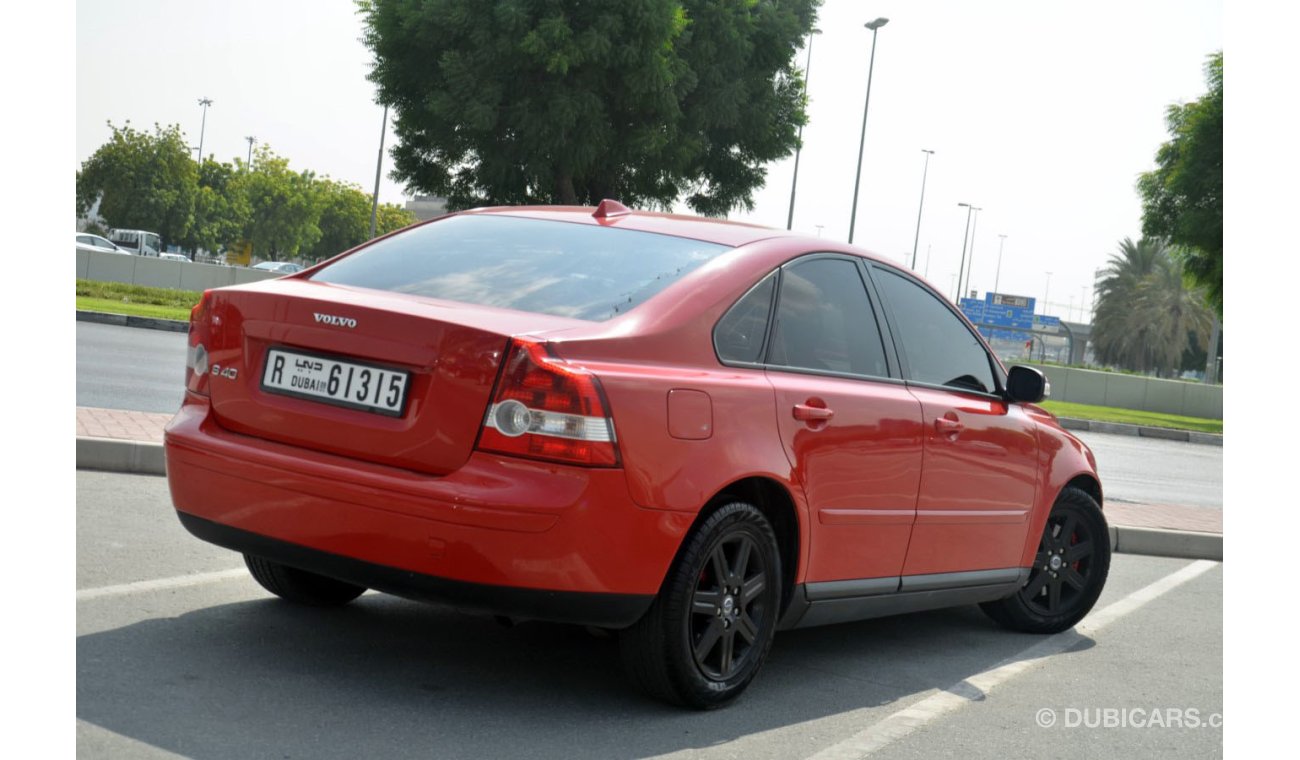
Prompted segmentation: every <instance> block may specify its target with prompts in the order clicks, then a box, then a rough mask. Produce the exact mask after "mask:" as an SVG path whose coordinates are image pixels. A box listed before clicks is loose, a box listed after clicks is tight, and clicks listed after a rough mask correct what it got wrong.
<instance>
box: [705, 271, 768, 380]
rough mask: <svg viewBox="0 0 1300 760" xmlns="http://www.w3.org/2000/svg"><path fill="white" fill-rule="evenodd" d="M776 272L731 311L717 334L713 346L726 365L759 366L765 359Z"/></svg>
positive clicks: (714, 331)
mask: <svg viewBox="0 0 1300 760" xmlns="http://www.w3.org/2000/svg"><path fill="white" fill-rule="evenodd" d="M774 290H776V272H773V273H772V274H769V275H768V276H767V277H765V278H763V281H762V282H760V283H758V284H757V285H755V286H754V287H753V288H752V289H751V290H750V291H749V292H748V293H746V294H745V295H744V296H743V297H741V299H740V300H739V301H737V302H736V305H735V306H732V307H731V309H730V310H728V311H727V313H726V315H725V316H723V317H722V319H720V320H718V326H717V327H716V328H714V330H713V345H714V347H715V348H716V349H717V350H718V358H719V359H721V360H722V361H724V362H744V363H746V364H756V363H758V362H760V361H762V359H763V338H764V337H766V335H767V316H768V314H770V313H771V311H772V292H773V291H774Z"/></svg>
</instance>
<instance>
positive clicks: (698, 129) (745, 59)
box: [358, 0, 819, 214]
mask: <svg viewBox="0 0 1300 760" xmlns="http://www.w3.org/2000/svg"><path fill="white" fill-rule="evenodd" d="M818 4H819V0H784V1H779V0H764V1H763V2H756V1H755V0H680V1H678V0H623V1H622V2H619V3H592V2H582V1H581V0H513V1H512V2H511V1H502V2H490V3H489V2H482V1H481V0H430V1H429V2H422V3H412V2H405V1H404V0H359V2H358V5H359V7H360V11H361V14H362V16H363V18H364V23H365V28H366V31H365V38H364V39H365V42H366V45H367V46H368V47H369V48H370V49H371V51H372V52H373V53H374V68H373V70H372V72H371V75H370V78H371V80H372V81H374V82H375V84H376V85H378V87H379V98H380V101H381V102H383V103H386V104H388V105H390V106H392V107H393V108H394V110H395V112H396V117H395V120H394V125H395V130H396V132H397V136H398V144H397V145H396V146H395V147H394V149H393V157H394V165H395V169H394V171H393V176H394V177H395V178H397V179H399V180H402V181H404V182H406V183H407V186H408V188H411V189H414V190H417V191H421V192H425V193H434V194H438V195H442V196H444V197H446V198H447V200H448V207H449V208H453V209H456V208H466V207H470V206H476V205H485V204H518V203H562V204H577V203H584V204H593V203H595V202H598V201H599V200H601V199H602V198H605V197H614V198H620V199H621V200H623V201H624V202H625V203H629V204H632V205H649V206H652V207H661V208H662V207H668V206H670V205H671V204H672V203H673V202H674V201H675V200H677V199H678V198H680V197H682V196H683V195H685V196H687V202H688V203H689V204H690V206H691V207H692V208H694V209H695V210H696V211H699V212H701V213H706V214H725V213H726V212H727V211H728V210H730V209H733V208H736V207H738V206H740V207H744V208H752V207H753V191H754V189H755V188H757V187H759V186H761V185H762V183H763V180H764V177H765V175H766V170H765V169H764V164H765V163H767V162H770V161H773V160H776V159H779V158H781V157H784V156H786V155H789V154H790V153H791V152H792V151H793V150H794V148H795V144H796V140H797V138H796V135H795V130H796V128H797V127H798V126H799V125H801V124H803V123H804V121H805V120H806V117H805V114H804V100H803V90H802V84H801V80H800V75H799V73H798V71H797V69H796V67H795V61H794V55H795V51H796V49H797V48H798V46H799V44H800V41H801V40H802V39H803V37H804V36H805V35H806V34H807V33H808V31H809V30H810V29H811V28H812V25H813V21H814V19H815V15H816V14H815V11H816V6H817V5H818Z"/></svg>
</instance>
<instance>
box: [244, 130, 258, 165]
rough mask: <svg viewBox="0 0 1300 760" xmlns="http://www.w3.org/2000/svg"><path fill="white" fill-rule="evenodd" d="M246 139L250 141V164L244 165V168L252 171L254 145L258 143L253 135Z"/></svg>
mask: <svg viewBox="0 0 1300 760" xmlns="http://www.w3.org/2000/svg"><path fill="white" fill-rule="evenodd" d="M244 139H245V140H247V141H248V163H246V164H244V168H245V169H252V168H253V143H255V142H257V138H256V137H254V136H252V135H249V136H248V137H245V138H244Z"/></svg>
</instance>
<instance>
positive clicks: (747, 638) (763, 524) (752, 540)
mask: <svg viewBox="0 0 1300 760" xmlns="http://www.w3.org/2000/svg"><path fill="white" fill-rule="evenodd" d="M781 577H782V575H781V555H780V551H779V550H778V548H777V542H776V534H775V533H774V532H773V530H772V526H771V524H770V523H769V522H768V520H767V518H766V517H764V516H763V513H762V512H760V511H759V510H758V509H757V508H756V507H754V506H753V505H752V504H747V503H745V502H732V503H729V504H726V505H725V506H723V507H722V508H720V509H719V510H717V511H716V512H714V513H712V514H711V515H709V516H708V517H707V518H706V519H705V520H704V522H703V523H702V524H701V525H700V526H699V527H698V529H696V530H695V531H693V532H692V533H691V534H690V537H689V538H688V539H687V543H686V544H685V546H684V548H683V550H682V551H681V552H680V554H679V556H678V557H677V559H676V561H675V562H674V563H673V566H672V568H671V569H670V570H669V572H668V576H667V578H666V579H665V580H664V583H663V586H662V587H661V589H660V592H659V595H658V596H657V597H656V598H655V601H654V603H653V604H651V606H650V609H649V611H647V612H646V614H645V615H644V616H643V617H642V618H641V619H640V620H639V621H638V622H637V623H635V624H634V625H633V626H632V627H630V628H627V629H625V630H623V631H621V632H620V635H619V648H620V652H621V656H622V659H623V665H624V668H625V669H626V670H627V673H628V676H629V678H630V679H631V680H632V682H633V683H634V684H636V686H638V687H639V688H640V689H641V690H642V691H644V692H646V693H648V694H650V695H651V696H654V697H657V698H659V699H662V700H664V701H667V702H670V703H672V704H676V705H682V706H686V707H692V708H695V709H699V710H708V709H713V708H717V707H721V706H723V705H725V704H727V703H728V702H730V701H732V700H733V699H735V698H736V697H738V696H739V695H740V693H741V692H743V691H744V690H745V688H746V687H748V686H749V684H750V683H751V682H752V681H753V680H754V677H755V676H757V675H758V671H759V669H760V668H761V667H762V665H763V661H764V660H765V659H766V658H767V653H768V651H769V650H770V649H771V647H772V638H773V636H774V635H775V633H776V622H777V617H778V616H779V614H780V606H781Z"/></svg>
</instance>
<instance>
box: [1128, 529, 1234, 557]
mask: <svg viewBox="0 0 1300 760" xmlns="http://www.w3.org/2000/svg"><path fill="white" fill-rule="evenodd" d="M1110 546H1111V550H1112V551H1115V552H1118V553H1120V554H1145V555H1150V556H1155V557H1179V558H1182V559H1212V560H1215V561H1217V562H1222V561H1223V534H1221V533H1203V532H1201V531H1194V530H1166V529H1164V528H1134V527H1130V526H1127V525H1112V526H1110Z"/></svg>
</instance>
